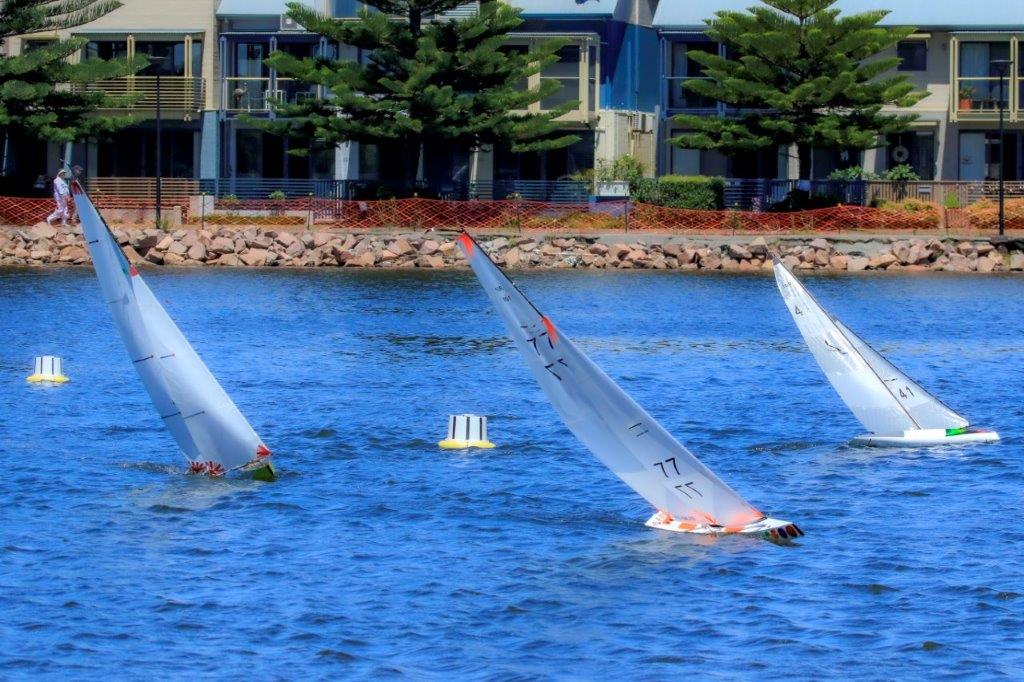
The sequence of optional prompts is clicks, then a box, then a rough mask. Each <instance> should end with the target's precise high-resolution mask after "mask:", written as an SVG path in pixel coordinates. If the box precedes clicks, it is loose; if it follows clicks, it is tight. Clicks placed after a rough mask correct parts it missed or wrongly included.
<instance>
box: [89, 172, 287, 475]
mask: <svg viewBox="0 0 1024 682" xmlns="http://www.w3.org/2000/svg"><path fill="white" fill-rule="evenodd" d="M72 194H73V196H74V200H75V208H76V210H77V212H78V216H79V219H80V220H81V222H82V231H83V233H84V235H85V240H86V244H87V246H88V249H89V255H90V256H91V257H92V262H93V266H94V267H95V269H96V276H97V278H98V279H99V282H100V288H101V289H102V290H103V295H104V297H105V298H106V300H107V303H108V305H109V306H110V311H111V314H112V315H113V317H114V322H115V324H116V326H117V329H118V331H119V332H120V334H121V338H122V340H123V341H124V345H125V348H126V349H127V350H128V354H129V356H130V357H131V360H132V363H133V364H134V366H135V369H136V371H137V372H138V374H139V377H140V378H141V379H142V384H143V386H145V388H146V392H147V393H149V396H150V398H151V399H152V401H153V405H154V407H156V409H157V412H158V413H159V414H160V418H161V419H162V420H163V422H164V424H165V425H166V426H167V430H168V431H170V432H171V435H172V436H173V437H174V440H175V441H177V443H178V446H179V447H180V448H181V450H182V452H183V453H184V454H185V457H186V458H188V460H189V462H191V463H192V464H193V469H194V470H197V471H198V470H201V471H206V472H208V473H211V474H219V473H223V472H225V471H230V470H231V469H236V468H238V467H241V466H244V465H246V464H249V463H250V462H252V461H254V460H258V459H261V458H264V457H267V456H268V455H269V454H270V451H269V450H268V449H267V448H266V446H265V445H263V443H262V442H261V441H260V438H259V436H258V435H256V432H255V431H253V429H252V427H251V426H250V425H249V422H248V421H246V419H245V417H244V416H242V413H241V412H240V411H239V410H238V407H236V406H235V404H234V402H232V400H231V398H229V397H228V395H227V393H225V392H224V389H223V388H221V385H220V384H219V383H218V382H217V380H216V379H215V378H214V377H213V375H212V374H211V373H210V370H209V369H208V368H207V367H206V365H205V364H204V363H203V361H202V360H201V359H200V358H199V356H198V355H196V352H195V350H193V348H192V346H191V345H190V344H189V342H188V340H186V339H185V337H184V336H183V335H182V333H181V330H179V329H178V327H177V325H175V324H174V321H173V320H171V318H170V316H168V315H167V312H166V311H165V310H164V308H163V306H161V305H160V302H159V301H157V299H156V297H155V296H154V295H153V292H152V291H151V290H150V288H149V287H148V286H147V285H146V283H145V282H144V281H143V279H142V277H141V275H139V273H138V270H136V269H135V267H134V266H132V265H131V264H129V263H128V260H127V259H126V258H125V256H124V253H123V252H122V251H121V248H120V247H119V246H118V244H117V242H116V241H115V240H114V237H113V235H112V234H111V233H110V229H109V228H108V227H107V225H106V223H105V222H104V221H103V218H102V217H101V216H100V214H99V212H98V211H97V210H96V207H95V206H94V205H93V203H92V201H90V200H89V197H88V196H87V195H86V194H85V192H84V191H83V190H82V188H81V186H80V185H79V184H78V183H77V182H75V183H73V184H72Z"/></svg>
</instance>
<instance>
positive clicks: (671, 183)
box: [633, 175, 725, 211]
mask: <svg viewBox="0 0 1024 682" xmlns="http://www.w3.org/2000/svg"><path fill="white" fill-rule="evenodd" d="M633 198H634V199H635V200H636V201H640V202H643V203H648V204H657V205H658V206H668V207H670V208H689V209H699V210H706V211H714V210H718V209H721V208H722V207H723V206H725V180H723V179H722V178H710V177H704V176H701V175H664V176H662V177H660V178H658V179H657V180H640V181H637V182H636V185H635V188H634V192H633Z"/></svg>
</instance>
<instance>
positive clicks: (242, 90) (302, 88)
mask: <svg viewBox="0 0 1024 682" xmlns="http://www.w3.org/2000/svg"><path fill="white" fill-rule="evenodd" d="M275 84H276V88H275V87H273V86H274V85H275ZM317 94H318V89H317V87H316V86H315V85H309V84H307V83H303V82H301V81H297V80H295V79H292V78H277V79H274V80H271V79H270V78H245V77H237V76H230V77H228V78H225V79H223V92H222V101H223V102H224V105H223V106H224V109H225V110H227V111H235V112H242V111H244V112H251V113H255V112H264V111H271V110H272V108H273V103H274V102H282V103H284V104H299V103H301V102H302V101H303V100H305V99H308V98H312V97H316V96H317Z"/></svg>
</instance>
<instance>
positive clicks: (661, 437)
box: [459, 233, 765, 530]
mask: <svg viewBox="0 0 1024 682" xmlns="http://www.w3.org/2000/svg"><path fill="white" fill-rule="evenodd" d="M459 245H460V247H461V248H462V251H463V253H465V255H466V259H467V260H468V261H469V264H470V266H472V268H473V271H474V272H475V273H476V276H477V278H479V280H480V283H481V284H482V285H483V287H484V290H485V291H486V292H487V295H488V297H489V298H490V299H491V302H492V303H493V304H494V307H495V308H496V309H497V310H498V313H499V315H500V316H501V318H502V320H504V321H505V326H506V327H507V328H508V332H509V334H510V335H511V337H512V340H513V342H514V343H515V345H516V348H518V349H519V352H520V353H521V354H522V356H523V358H524V359H525V360H526V364H527V365H528V366H529V368H530V371H531V372H532V373H533V376H534V377H535V378H536V379H537V382H538V383H540V385H541V388H542V389H543V390H544V393H546V394H547V396H548V399H549V400H550V401H551V403H552V405H553V406H554V408H555V410H556V411H557V412H558V414H559V416H561V417H562V420H563V421H564V422H565V425H566V426H567V427H569V430H570V431H572V432H573V434H575V436H576V437H577V438H579V439H580V441H582V442H583V444H584V445H585V446H587V448H589V449H590V451H591V452H592V453H594V455H595V456H596V457H597V458H598V459H599V460H601V462H603V463H604V465H605V466H607V467H608V468H609V469H611V470H612V472H613V473H615V475H617V476H618V477H619V478H621V479H622V480H623V481H625V482H626V484H627V485H629V486H630V487H631V488H633V490H635V491H636V492H637V493H639V494H640V495H641V496H642V497H643V498H644V499H646V500H647V501H648V502H650V503H651V504H652V505H653V506H654V507H655V508H656V509H658V510H660V511H662V512H667V513H668V514H671V516H672V517H674V518H675V519H676V520H689V521H691V522H692V523H694V524H711V525H714V526H722V527H725V528H727V529H730V530H733V529H738V528H741V527H743V526H746V525H747V524H750V523H753V522H756V521H759V520H761V519H763V518H765V517H764V514H762V513H761V512H759V511H758V510H757V509H755V508H754V507H752V506H751V505H750V504H748V503H747V502H746V501H745V500H744V499H743V498H742V497H740V496H739V495H737V494H736V493H735V492H734V491H733V490H732V489H731V488H730V487H729V486H727V485H726V484H725V483H723V482H722V481H721V480H720V479H719V478H718V477H717V476H715V475H714V474H713V473H712V472H711V470H710V469H708V468H707V467H706V466H704V465H703V464H701V463H700V461H699V460H698V459H697V458H696V457H694V456H693V455H692V454H691V453H690V451H689V450H687V449H686V448H685V447H683V445H682V444H680V443H679V442H678V441H677V440H675V439H674V438H673V437H672V436H671V435H670V434H669V433H668V432H667V431H666V430H665V429H664V428H662V426H661V425H660V424H659V423H658V422H657V421H655V420H654V418H653V417H651V416H650V415H649V414H647V412H645V411H644V410H643V408H641V407H640V406H639V405H637V404H636V403H635V402H634V401H633V400H632V399H631V398H630V397H629V396H628V395H626V393H625V392H623V390H622V389H621V388H619V387H618V386H617V385H616V384H615V382H614V381H612V380H611V379H610V378H609V377H608V375H606V374H605V373H604V372H603V371H601V370H600V369H599V368H598V367H597V365H595V364H594V363H593V362H591V361H590V359H589V358H588V357H587V356H586V355H584V354H583V353H582V352H581V351H580V350H579V349H578V348H577V347H576V345H575V344H573V342H572V341H570V340H569V338H568V337H567V336H566V335H565V334H563V333H562V332H561V331H560V330H558V329H557V328H556V327H555V325H554V324H553V323H552V322H551V320H550V319H548V318H547V317H545V316H544V315H543V314H541V313H540V312H539V311H538V310H537V308H536V307H534V305H533V304H532V303H531V302H530V301H529V300H528V299H527V298H526V297H525V296H524V295H523V294H522V292H520V291H519V289H517V288H516V286H515V285H514V284H513V283H512V281H511V280H510V279H508V277H506V276H505V274H504V272H502V271H501V269H500V268H498V267H497V266H496V265H495V264H494V263H493V262H492V261H491V259H490V257H489V256H488V255H487V254H486V253H484V251H483V249H481V248H480V245H479V244H477V243H476V242H475V241H474V240H473V238H472V237H470V236H469V235H468V234H465V233H464V234H463V235H461V236H460V237H459Z"/></svg>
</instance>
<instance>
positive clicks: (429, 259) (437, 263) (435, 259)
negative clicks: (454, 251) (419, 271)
mask: <svg viewBox="0 0 1024 682" xmlns="http://www.w3.org/2000/svg"><path fill="white" fill-rule="evenodd" d="M416 267H418V268H435V269H436V268H443V267H444V259H443V258H441V257H440V256H433V255H431V256H420V257H419V258H417V259H416Z"/></svg>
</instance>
